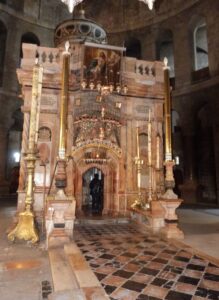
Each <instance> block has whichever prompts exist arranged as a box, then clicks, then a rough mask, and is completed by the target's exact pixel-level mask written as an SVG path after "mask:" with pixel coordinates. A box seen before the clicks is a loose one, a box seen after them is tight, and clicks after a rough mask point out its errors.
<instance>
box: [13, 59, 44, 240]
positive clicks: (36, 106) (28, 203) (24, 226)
mask: <svg viewBox="0 0 219 300" xmlns="http://www.w3.org/2000/svg"><path fill="white" fill-rule="evenodd" d="M42 77H43V68H42V67H41V66H40V65H39V64H38V63H36V64H35V66H34V68H33V83H32V101H31V110H30V127H29V140H28V150H27V155H26V157H25V160H26V163H27V188H26V196H25V209H24V211H23V212H21V213H20V214H19V216H18V223H17V225H16V227H15V228H14V229H13V230H12V231H11V232H10V233H9V234H8V239H9V240H10V241H14V240H15V238H17V239H20V240H26V241H31V242H32V243H36V242H37V241H38V240H39V236H38V233H37V230H36V227H35V222H34V214H33V207H32V206H33V201H34V170H35V162H36V159H37V158H36V152H37V149H36V142H37V132H38V124H39V111H40V96H41V90H42Z"/></svg>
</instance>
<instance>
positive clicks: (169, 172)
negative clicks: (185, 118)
mask: <svg viewBox="0 0 219 300" xmlns="http://www.w3.org/2000/svg"><path fill="white" fill-rule="evenodd" d="M164 93H165V101H164V118H165V119H164V126H165V163H164V165H165V168H166V175H165V187H166V192H165V194H164V195H163V196H162V198H166V199H177V198H178V197H177V195H176V194H175V193H174V192H173V188H174V186H175V180H174V176H173V167H174V165H175V161H174V160H173V159H172V136H171V97H170V80H169V67H168V60H167V58H165V59H164Z"/></svg>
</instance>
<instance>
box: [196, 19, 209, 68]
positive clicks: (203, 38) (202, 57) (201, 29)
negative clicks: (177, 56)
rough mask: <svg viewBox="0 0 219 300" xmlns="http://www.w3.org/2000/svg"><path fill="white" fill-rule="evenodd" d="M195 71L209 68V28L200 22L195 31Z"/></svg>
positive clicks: (203, 22)
mask: <svg viewBox="0 0 219 300" xmlns="http://www.w3.org/2000/svg"><path fill="white" fill-rule="evenodd" d="M193 44H194V69H195V71H198V70H201V69H204V68H207V67H208V39H207V26H206V23H205V21H204V20H202V21H200V22H199V23H198V24H197V26H196V27H195V29H194V31H193Z"/></svg>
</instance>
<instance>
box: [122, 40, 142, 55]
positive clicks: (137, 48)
mask: <svg viewBox="0 0 219 300" xmlns="http://www.w3.org/2000/svg"><path fill="white" fill-rule="evenodd" d="M125 47H126V55H127V56H128V57H135V58H137V59H141V42H140V40H139V39H137V38H135V37H129V38H127V39H126V40H125Z"/></svg>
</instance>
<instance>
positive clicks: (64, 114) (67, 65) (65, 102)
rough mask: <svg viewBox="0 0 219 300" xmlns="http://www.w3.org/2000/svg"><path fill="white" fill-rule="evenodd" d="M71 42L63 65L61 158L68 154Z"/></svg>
mask: <svg viewBox="0 0 219 300" xmlns="http://www.w3.org/2000/svg"><path fill="white" fill-rule="evenodd" d="M69 46H70V45H69V42H66V43H65V51H64V52H63V66H62V92H61V102H60V132H59V158H61V159H65V154H66V139H67V136H66V131H67V111H68V86H69V69H70V52H69Z"/></svg>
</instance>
